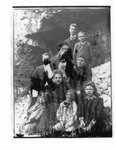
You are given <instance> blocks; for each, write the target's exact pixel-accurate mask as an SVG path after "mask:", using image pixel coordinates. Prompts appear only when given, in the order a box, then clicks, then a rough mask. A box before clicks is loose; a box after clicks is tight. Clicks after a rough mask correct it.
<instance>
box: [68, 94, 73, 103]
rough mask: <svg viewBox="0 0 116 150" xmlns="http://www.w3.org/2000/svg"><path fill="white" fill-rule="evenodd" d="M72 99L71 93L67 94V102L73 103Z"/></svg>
mask: <svg viewBox="0 0 116 150" xmlns="http://www.w3.org/2000/svg"><path fill="white" fill-rule="evenodd" d="M72 99H73V97H72V94H71V92H67V94H66V100H67V102H70V101H72Z"/></svg>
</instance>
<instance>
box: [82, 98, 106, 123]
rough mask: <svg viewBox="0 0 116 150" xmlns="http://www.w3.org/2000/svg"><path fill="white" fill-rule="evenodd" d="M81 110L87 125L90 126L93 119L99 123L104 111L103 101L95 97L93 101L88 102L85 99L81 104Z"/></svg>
mask: <svg viewBox="0 0 116 150" xmlns="http://www.w3.org/2000/svg"><path fill="white" fill-rule="evenodd" d="M81 110H82V112H81V115H82V117H84V122H85V123H86V125H88V124H89V123H90V122H91V121H92V119H94V120H95V121H96V122H97V121H98V120H99V119H100V117H101V116H100V115H101V113H102V110H103V99H102V98H100V97H94V98H93V99H92V100H88V99H87V98H86V97H84V98H83V99H82V103H81Z"/></svg>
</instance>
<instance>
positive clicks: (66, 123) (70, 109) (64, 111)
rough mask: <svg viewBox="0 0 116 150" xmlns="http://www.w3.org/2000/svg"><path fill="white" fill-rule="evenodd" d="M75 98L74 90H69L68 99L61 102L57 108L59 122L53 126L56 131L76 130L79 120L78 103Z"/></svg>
mask: <svg viewBox="0 0 116 150" xmlns="http://www.w3.org/2000/svg"><path fill="white" fill-rule="evenodd" d="M74 99H75V92H74V90H72V89H70V90H68V92H67V94H66V100H65V101H63V102H61V103H60V106H59V108H58V110H57V115H56V116H57V119H58V121H59V122H58V123H57V124H56V125H55V126H54V127H53V129H54V130H55V131H66V132H72V131H75V129H76V121H77V104H76V102H75V101H74Z"/></svg>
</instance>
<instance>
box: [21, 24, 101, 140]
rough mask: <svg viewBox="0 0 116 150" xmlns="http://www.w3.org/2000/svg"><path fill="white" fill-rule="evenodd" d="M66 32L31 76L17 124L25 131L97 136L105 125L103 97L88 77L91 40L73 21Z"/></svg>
mask: <svg viewBox="0 0 116 150" xmlns="http://www.w3.org/2000/svg"><path fill="white" fill-rule="evenodd" d="M69 32H70V37H69V38H68V39H66V40H64V41H63V42H62V43H60V44H59V45H58V54H57V55H55V56H53V57H50V56H49V54H48V53H44V54H43V55H42V62H43V65H41V66H38V67H37V68H36V69H35V70H34V72H33V74H32V76H31V83H32V84H31V86H30V91H31V93H30V104H29V107H28V109H27V116H26V121H24V123H23V125H22V126H21V128H20V130H21V131H23V132H24V131H25V134H28V135H34V134H39V135H40V136H46V137H47V135H48V134H51V135H53V136H54V137H62V136H66V135H68V136H69V137H70V136H71V137H74V136H80V135H84V136H96V135H98V134H99V133H101V131H102V129H103V128H104V126H103V119H102V110H103V99H102V98H100V97H99V95H98V93H97V89H96V87H95V84H94V83H93V82H92V81H91V80H92V71H91V62H92V48H91V44H90V43H89V42H88V41H86V37H85V32H83V31H80V32H79V33H78V34H77V25H76V24H75V23H73V24H71V25H70V28H69ZM34 90H35V91H37V92H38V94H37V96H36V97H34V96H33V91H34Z"/></svg>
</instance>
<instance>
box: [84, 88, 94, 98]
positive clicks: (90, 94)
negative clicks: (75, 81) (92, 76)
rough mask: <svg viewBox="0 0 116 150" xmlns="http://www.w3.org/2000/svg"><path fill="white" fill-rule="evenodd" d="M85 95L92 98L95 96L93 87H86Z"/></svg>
mask: <svg viewBox="0 0 116 150" xmlns="http://www.w3.org/2000/svg"><path fill="white" fill-rule="evenodd" d="M85 93H86V94H87V96H89V97H91V96H93V94H94V89H93V87H92V86H90V85H89V86H86V88H85Z"/></svg>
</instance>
